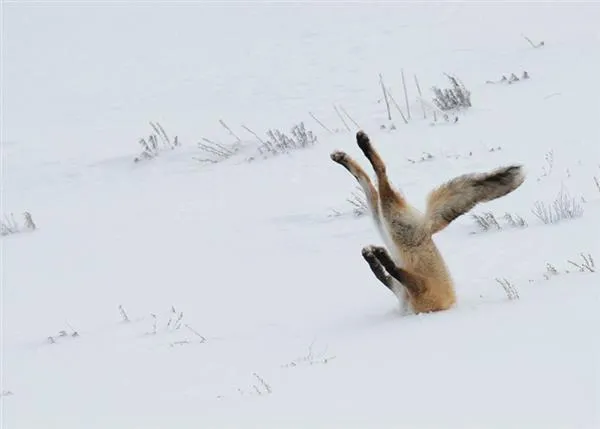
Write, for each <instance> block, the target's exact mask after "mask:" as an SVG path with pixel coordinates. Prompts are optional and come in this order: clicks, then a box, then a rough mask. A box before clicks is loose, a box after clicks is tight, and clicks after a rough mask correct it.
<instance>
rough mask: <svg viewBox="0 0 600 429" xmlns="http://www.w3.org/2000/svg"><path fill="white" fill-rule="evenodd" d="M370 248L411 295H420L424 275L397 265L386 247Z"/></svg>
mask: <svg viewBox="0 0 600 429" xmlns="http://www.w3.org/2000/svg"><path fill="white" fill-rule="evenodd" d="M370 250H371V252H372V254H373V256H374V257H375V258H377V260H378V261H379V262H380V263H381V265H383V267H384V268H385V270H386V271H387V272H388V273H389V274H390V275H391V276H392V277H393V278H395V279H396V280H397V281H398V282H400V283H401V284H402V286H404V287H405V288H406V289H407V290H408V291H409V292H410V293H411V295H419V294H420V293H422V292H423V281H424V279H423V278H422V277H420V276H418V275H416V274H414V273H411V272H410V271H406V270H405V269H404V268H400V267H399V266H397V265H396V263H395V262H394V261H393V260H392V258H391V256H390V254H389V253H388V251H387V250H386V249H385V248H384V247H379V246H370Z"/></svg>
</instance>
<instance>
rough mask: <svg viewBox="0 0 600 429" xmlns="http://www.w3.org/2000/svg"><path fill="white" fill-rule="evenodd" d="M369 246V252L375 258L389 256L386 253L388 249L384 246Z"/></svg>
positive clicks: (387, 257) (386, 257)
mask: <svg viewBox="0 0 600 429" xmlns="http://www.w3.org/2000/svg"><path fill="white" fill-rule="evenodd" d="M370 247H371V253H372V254H373V256H375V257H376V258H377V259H389V258H390V255H389V254H388V251H387V250H386V248H385V247H381V246H370Z"/></svg>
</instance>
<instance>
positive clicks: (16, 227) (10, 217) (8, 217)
mask: <svg viewBox="0 0 600 429" xmlns="http://www.w3.org/2000/svg"><path fill="white" fill-rule="evenodd" d="M36 229H37V225H36V224H35V222H34V221H33V217H32V216H31V213H29V212H24V213H23V223H22V224H21V223H20V222H18V221H17V220H16V219H15V215H14V214H13V213H10V214H5V215H4V216H3V217H2V219H0V236H2V237H4V236H7V235H11V234H17V233H20V232H26V231H34V230H36Z"/></svg>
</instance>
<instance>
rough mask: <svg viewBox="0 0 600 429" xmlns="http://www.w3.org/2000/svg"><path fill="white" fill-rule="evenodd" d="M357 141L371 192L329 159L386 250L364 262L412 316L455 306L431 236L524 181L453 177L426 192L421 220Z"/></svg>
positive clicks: (509, 172)
mask: <svg viewBox="0 0 600 429" xmlns="http://www.w3.org/2000/svg"><path fill="white" fill-rule="evenodd" d="M356 141H357V143H358V146H359V147H360V149H361V150H362V152H363V153H364V155H365V156H366V158H367V159H368V160H369V162H370V163H371V166H372V167H373V169H374V170H375V175H376V178H377V181H376V186H375V185H374V184H373V182H372V181H371V179H370V178H369V176H368V175H367V174H366V173H365V171H364V170H363V169H362V167H361V166H360V165H359V164H358V163H357V162H356V161H355V160H354V159H352V158H351V157H350V156H349V155H348V154H346V153H344V152H340V151H336V152H333V153H332V154H331V159H332V160H333V161H335V162H336V163H338V164H340V165H342V166H343V167H345V168H346V169H347V170H348V171H349V172H350V173H351V174H352V175H353V176H354V177H355V178H356V180H357V181H358V183H359V184H360V186H361V187H362V189H363V191H364V192H365V195H366V199H367V205H368V207H369V210H370V212H371V216H372V217H373V220H374V221H375V225H376V227H377V229H378V231H379V234H380V235H381V237H382V239H383V241H384V243H385V244H386V247H387V249H386V248H385V247H380V246H366V247H364V248H363V249H362V256H363V258H364V259H365V261H366V262H367V263H368V265H369V267H370V268H371V271H372V272H373V274H374V275H375V277H376V278H377V279H378V280H379V281H380V282H381V283H383V284H384V285H385V286H386V287H387V288H388V289H390V290H391V291H392V292H393V293H394V294H395V295H396V296H397V297H398V299H399V300H400V302H402V303H404V304H405V305H408V306H409V307H410V309H411V310H412V311H413V312H414V313H423V312H431V311H440V310H446V309H448V308H450V307H452V306H453V305H454V303H455V302H456V294H455V291H454V284H453V281H452V277H451V275H450V272H449V270H448V268H447V266H446V263H445V262H444V259H443V258H442V255H441V254H440V252H439V250H438V248H437V246H436V245H435V243H434V241H433V239H432V236H433V234H435V233H437V232H439V231H441V230H442V229H444V228H445V227H446V226H448V225H449V224H450V223H451V222H452V221H453V220H454V219H456V218H457V217H459V216H461V215H463V214H465V213H467V212H468V211H469V210H471V209H472V208H473V207H475V206H476V205H477V204H479V203H481V202H485V201H491V200H494V199H496V198H500V197H502V196H504V195H506V194H508V193H510V192H512V191H514V190H515V189H516V188H518V187H519V186H520V185H521V184H522V183H523V181H524V180H525V174H524V172H523V168H522V166H520V165H511V166H506V167H501V168H498V169H496V170H493V171H491V172H488V173H470V174H464V175H462V176H458V177H456V178H454V179H452V180H450V181H448V182H446V183H444V184H443V185H441V186H439V187H438V188H436V189H434V190H433V191H431V192H430V194H429V196H428V199H427V210H426V212H425V214H422V213H420V212H419V211H418V210H416V209H415V208H414V207H412V206H411V205H410V204H408V202H407V201H406V200H405V199H404V198H403V197H402V195H401V194H400V193H399V192H398V191H397V190H396V189H395V188H394V187H393V186H392V185H391V183H390V181H389V179H388V176H387V172H386V166H385V163H384V162H383V159H382V158H381V157H380V155H379V153H378V152H377V151H376V150H375V148H374V147H373V145H372V143H371V141H370V139H369V137H368V136H367V134H365V133H364V132H363V131H359V132H358V133H357V134H356ZM388 249H389V252H388Z"/></svg>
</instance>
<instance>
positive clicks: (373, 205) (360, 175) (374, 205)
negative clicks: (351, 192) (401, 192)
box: [331, 151, 383, 234]
mask: <svg viewBox="0 0 600 429" xmlns="http://www.w3.org/2000/svg"><path fill="white" fill-rule="evenodd" d="M331 159H332V160H333V161H334V162H337V163H338V164H340V165H341V166H342V167H344V168H345V169H346V170H348V172H350V174H352V175H353V176H354V178H355V179H356V180H357V181H358V184H359V185H360V187H361V188H362V190H363V191H364V193H365V196H366V197H367V205H368V206H369V210H370V211H371V216H372V217H373V219H374V220H375V224H376V225H377V228H378V229H379V232H380V233H381V234H383V228H382V225H381V219H380V218H379V194H378V193H377V189H375V186H373V182H371V179H370V178H369V176H367V173H365V170H363V169H362V167H361V166H360V165H358V163H357V162H356V161H355V160H353V159H352V158H351V157H350V156H349V155H348V154H347V153H345V152H341V151H335V152H333V153H332V154H331Z"/></svg>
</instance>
